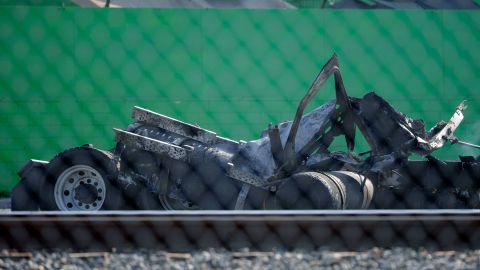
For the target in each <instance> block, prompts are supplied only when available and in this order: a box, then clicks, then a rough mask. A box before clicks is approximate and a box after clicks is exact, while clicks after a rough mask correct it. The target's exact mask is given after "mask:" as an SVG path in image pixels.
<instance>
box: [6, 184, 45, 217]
mask: <svg viewBox="0 0 480 270" xmlns="http://www.w3.org/2000/svg"><path fill="white" fill-rule="evenodd" d="M11 198H12V201H11V203H12V206H11V209H12V211H36V210H38V208H39V206H40V205H39V203H38V198H37V192H36V191H35V190H33V189H32V188H31V187H30V186H29V185H28V184H27V181H26V180H25V179H21V180H20V182H19V183H18V184H17V185H16V186H15V188H14V189H13V190H12V193H11ZM36 198H37V199H36Z"/></svg>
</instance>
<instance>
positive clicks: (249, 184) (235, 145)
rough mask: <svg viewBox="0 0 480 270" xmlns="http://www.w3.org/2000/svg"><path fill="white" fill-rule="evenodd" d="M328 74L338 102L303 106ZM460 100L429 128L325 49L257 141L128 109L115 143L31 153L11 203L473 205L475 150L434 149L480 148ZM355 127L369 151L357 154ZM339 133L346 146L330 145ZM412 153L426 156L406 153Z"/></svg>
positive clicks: (22, 206)
mask: <svg viewBox="0 0 480 270" xmlns="http://www.w3.org/2000/svg"><path fill="white" fill-rule="evenodd" d="M331 76H333V77H334V80H335V93H336V99H335V100H332V101H330V102H327V103H326V104H324V105H322V106H320V107H318V108H317V109H315V110H313V111H311V112H309V113H307V114H304V111H305V108H306V107H307V105H308V104H309V103H310V102H311V101H312V99H313V98H314V97H315V95H316V94H317V92H318V91H319V89H320V88H321V87H322V86H323V85H324V84H325V82H326V81H327V79H329V78H330V77H331ZM465 109H466V106H465V104H464V102H462V103H460V105H458V106H457V108H456V109H455V112H454V114H453V116H452V117H451V118H450V119H449V120H448V121H447V122H444V121H442V122H439V123H438V124H437V125H435V126H434V127H433V128H432V129H430V130H428V131H427V130H426V129H425V125H424V122H423V120H421V119H411V118H409V117H407V116H406V115H404V114H402V113H400V112H398V111H397V110H395V109H394V108H393V107H392V106H391V105H390V104H389V103H388V102H387V101H385V100H384V99H383V98H382V97H380V96H378V95H377V94H375V93H373V92H372V93H368V94H366V95H365V96H364V97H363V98H356V97H351V96H348V95H347V91H346V89H345V87H344V84H343V80H342V76H341V73H340V70H339V66H338V61H337V57H336V56H335V55H333V57H332V58H331V59H330V60H329V61H328V62H327V63H326V64H325V65H324V66H323V68H322V69H321V71H320V73H319V74H318V76H317V77H316V78H315V80H314V81H313V83H312V85H311V86H310V88H309V90H308V92H307V93H306V95H305V96H304V97H303V98H302V100H301V101H300V104H299V106H298V108H297V111H296V113H295V116H294V118H293V120H292V121H288V122H283V123H279V124H277V125H269V127H268V129H267V130H265V131H263V132H262V134H261V137H260V138H259V139H257V140H253V141H248V142H245V141H234V140H230V139H227V138H223V137H220V136H218V135H217V134H216V133H215V132H212V131H209V130H206V129H203V128H200V127H198V126H195V125H191V124H188V123H184V122H182V121H179V120H177V119H174V118H171V117H168V116H165V115H161V114H159V113H156V112H153V111H150V110H147V109H143V108H140V107H134V108H133V113H132V118H133V120H134V122H133V124H131V125H130V126H129V127H128V128H127V129H126V130H121V129H115V133H116V136H115V139H116V142H117V144H116V147H115V148H114V149H113V150H111V151H102V150H99V149H95V148H93V147H92V146H91V145H86V146H82V147H78V148H73V149H69V150H66V151H64V152H62V153H59V154H58V155H57V156H56V157H54V158H53V159H52V160H51V161H50V162H40V161H35V160H31V161H29V162H28V163H27V164H26V165H25V166H24V167H23V168H22V169H21V170H20V173H19V175H20V177H21V178H22V179H21V181H20V182H19V184H18V185H17V187H16V188H15V189H14V191H13V192H12V197H13V199H12V200H13V209H14V210H34V209H43V210H52V209H60V210H65V211H69V210H77V211H79V210H80V211H81V210H109V209H164V210H182V209H236V210H241V209H332V208H333V209H351V208H476V207H478V206H479V201H480V200H479V184H478V183H479V181H478V178H479V175H480V174H479V158H478V157H477V158H474V157H471V156H462V157H461V158H460V161H441V160H438V159H436V158H435V157H434V156H432V153H433V152H434V151H435V150H437V149H439V148H441V147H443V146H444V145H445V143H447V142H451V143H460V144H463V145H468V146H472V147H475V148H479V146H476V145H474V144H470V143H466V142H463V141H460V140H459V139H458V138H456V137H455V135H454V132H455V130H456V129H457V127H458V126H459V125H460V123H461V122H462V120H463V118H464V116H463V111H464V110H465ZM357 129H358V130H359V131H360V134H361V135H362V136H363V137H364V138H365V140H366V142H367V143H368V145H369V147H370V151H368V152H364V153H356V152H354V148H355V134H356V130H357ZM339 136H341V137H344V139H345V142H346V148H347V149H345V151H342V152H330V151H329V147H330V145H331V144H332V142H333V140H334V139H335V138H336V137H339ZM411 154H417V155H420V156H423V157H425V160H421V161H413V160H409V156H410V155H411ZM98 186H101V187H104V188H105V189H106V191H105V190H100V189H99V188H98ZM102 194H103V195H102Z"/></svg>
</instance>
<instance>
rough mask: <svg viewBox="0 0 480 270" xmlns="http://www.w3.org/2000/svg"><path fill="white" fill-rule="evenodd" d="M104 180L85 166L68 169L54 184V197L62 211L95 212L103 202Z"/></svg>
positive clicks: (92, 169) (95, 171) (93, 170)
mask: <svg viewBox="0 0 480 270" xmlns="http://www.w3.org/2000/svg"><path fill="white" fill-rule="evenodd" d="M105 195H106V186H105V180H104V179H103V177H102V176H101V175H100V173H99V172H98V171H97V170H95V169H94V168H92V167H90V166H87V165H75V166H72V167H69V168H68V169H66V170H65V171H63V172H62V174H60V176H59V177H58V178H57V182H56V183H55V189H54V196H55V203H56V204H57V206H58V208H59V209H60V210H63V211H96V210H99V209H100V208H101V207H102V205H103V203H104V202H105Z"/></svg>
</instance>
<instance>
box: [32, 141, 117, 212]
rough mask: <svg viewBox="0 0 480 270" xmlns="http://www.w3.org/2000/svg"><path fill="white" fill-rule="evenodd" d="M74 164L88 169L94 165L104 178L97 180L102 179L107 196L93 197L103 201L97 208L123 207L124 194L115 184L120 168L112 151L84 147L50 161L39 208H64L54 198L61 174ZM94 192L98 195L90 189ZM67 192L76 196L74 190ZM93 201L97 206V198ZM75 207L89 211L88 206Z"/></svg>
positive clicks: (67, 151)
mask: <svg viewBox="0 0 480 270" xmlns="http://www.w3.org/2000/svg"><path fill="white" fill-rule="evenodd" d="M74 166H85V167H86V168H93V169H94V170H95V171H97V172H98V173H99V174H100V176H101V178H98V179H100V180H103V184H104V186H105V190H104V191H103V193H101V195H104V198H101V197H100V196H99V197H94V198H95V200H96V199H97V198H101V199H102V201H103V203H102V204H101V206H100V203H99V206H98V207H99V209H98V210H118V209H122V207H123V195H122V191H121V189H120V188H119V187H118V185H117V183H116V179H117V176H118V170H117V168H116V165H115V164H114V163H113V161H112V159H111V153H109V152H105V151H101V150H98V149H95V148H91V147H88V146H82V147H77V148H72V149H68V150H66V151H64V152H62V153H60V154H58V155H57V156H56V157H54V158H53V159H52V160H51V161H50V163H49V165H48V166H47V170H46V178H45V184H44V185H43V187H42V189H41V193H40V208H41V209H42V210H61V209H60V207H59V205H57V202H56V200H55V194H54V192H55V184H56V183H57V181H58V180H59V177H60V176H61V175H62V173H64V172H66V171H67V170H69V169H71V168H73V167H74ZM93 175H96V174H93ZM82 184H83V183H82ZM85 185H87V184H85ZM90 186H93V185H90ZM90 186H89V187H90ZM93 192H95V193H94V195H92V196H96V195H98V194H97V193H96V192H97V191H96V190H94V191H92V192H90V190H89V195H90V194H93ZM67 195H68V196H74V192H71V194H67ZM67 195H65V196H67ZM57 196H58V195H57ZM93 204H95V206H97V205H96V201H95V202H94V203H93ZM70 205H71V204H70ZM84 207H86V206H84ZM72 209H74V210H77V211H81V210H88V209H78V208H75V207H73V208H72ZM92 209H93V208H92ZM62 210H66V211H68V209H62Z"/></svg>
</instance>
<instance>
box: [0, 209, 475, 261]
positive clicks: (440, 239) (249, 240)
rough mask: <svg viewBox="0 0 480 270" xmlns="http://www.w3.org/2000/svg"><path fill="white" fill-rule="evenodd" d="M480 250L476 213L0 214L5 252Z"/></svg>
mask: <svg viewBox="0 0 480 270" xmlns="http://www.w3.org/2000/svg"><path fill="white" fill-rule="evenodd" d="M394 246H404V247H412V248H420V247H424V248H432V249H436V250H462V249H478V248H480V211H478V210H359V211H354V210H352V211H322V210H319V211H316V210H315V211H172V212H163V211H112V212H90V213H85V212H13V213H12V212H9V213H0V248H4V249H5V248H7V249H17V250H33V249H71V250H82V251H110V250H112V249H113V248H117V249H122V248H127V249H130V248H132V249H136V248H155V249H163V250H167V251H170V252H189V251H193V250H200V249H208V248H224V249H228V250H240V249H243V248H249V249H250V250H272V249H277V250H292V249H319V248H328V249H332V250H363V249H367V248H372V247H394Z"/></svg>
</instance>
